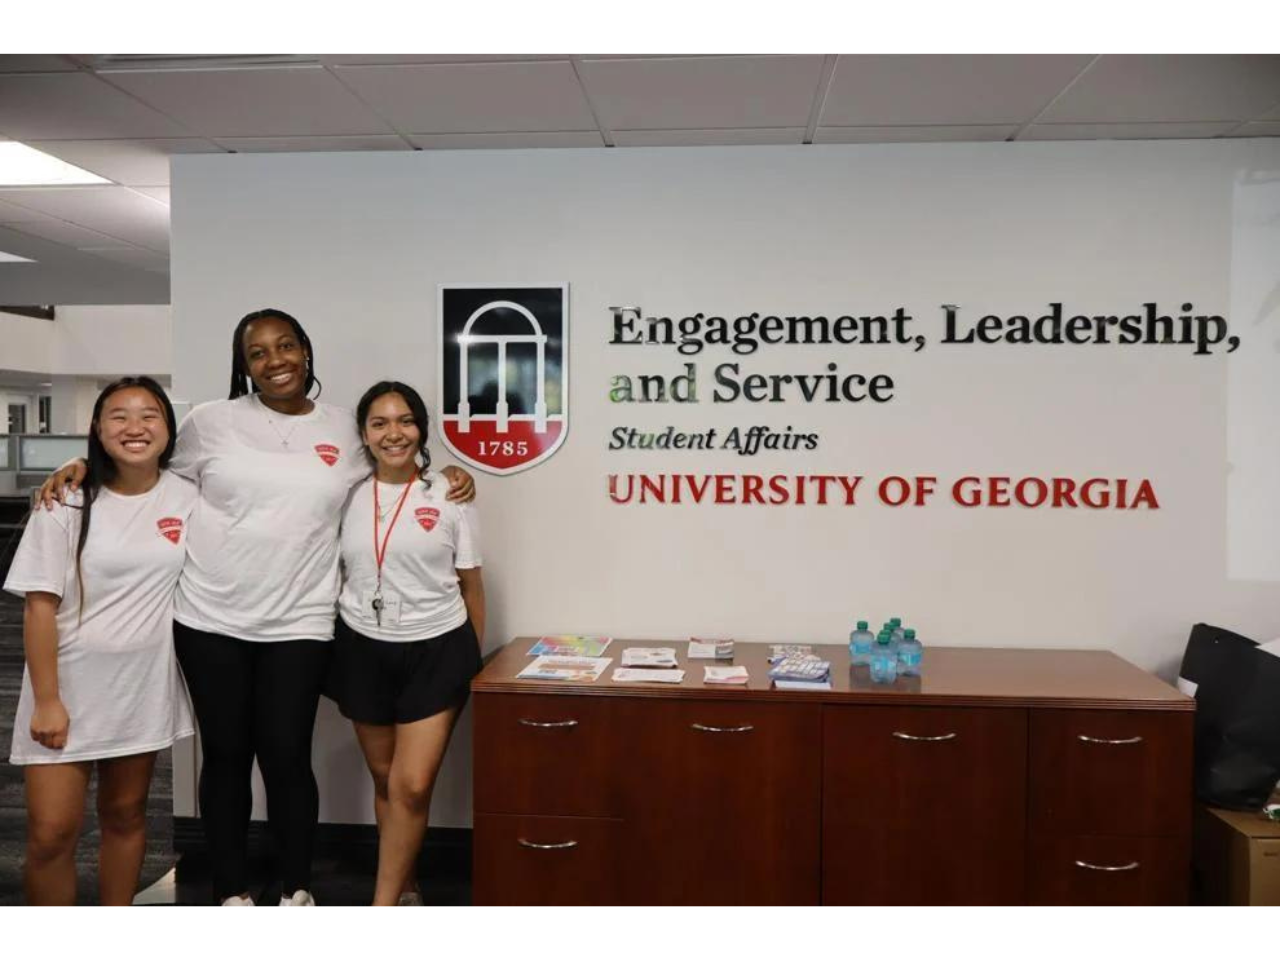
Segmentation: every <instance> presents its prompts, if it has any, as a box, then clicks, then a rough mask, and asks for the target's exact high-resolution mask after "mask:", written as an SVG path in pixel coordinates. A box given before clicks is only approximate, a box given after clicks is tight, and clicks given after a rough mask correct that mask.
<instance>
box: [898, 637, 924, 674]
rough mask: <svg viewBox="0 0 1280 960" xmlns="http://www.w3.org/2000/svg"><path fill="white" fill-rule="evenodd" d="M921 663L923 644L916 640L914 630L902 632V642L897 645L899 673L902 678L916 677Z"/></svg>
mask: <svg viewBox="0 0 1280 960" xmlns="http://www.w3.org/2000/svg"><path fill="white" fill-rule="evenodd" d="M923 662H924V644H922V643H921V642H920V641H919V640H917V639H916V632H915V631H914V630H910V629H908V630H904V631H903V638H902V642H901V643H899V644H898V670H899V672H900V673H901V674H902V675H903V676H904V677H918V676H920V667H921V665H922V664H923Z"/></svg>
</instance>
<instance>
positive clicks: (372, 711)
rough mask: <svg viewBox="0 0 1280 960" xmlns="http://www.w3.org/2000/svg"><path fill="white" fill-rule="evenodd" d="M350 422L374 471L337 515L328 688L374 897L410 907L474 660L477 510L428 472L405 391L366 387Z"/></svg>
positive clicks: (419, 405)
mask: <svg viewBox="0 0 1280 960" xmlns="http://www.w3.org/2000/svg"><path fill="white" fill-rule="evenodd" d="M356 420H357V423H358V424H359V425H360V430H361V438H362V440H363V442H364V445H365V450H366V451H367V452H368V454H369V457H370V459H371V461H372V463H373V465H374V475H373V477H371V478H370V479H369V480H366V481H365V482H364V483H362V484H361V485H360V486H358V487H356V488H355V490H353V491H352V493H351V496H350V497H349V498H348V499H347V505H346V508H345V510H344V512H343V518H342V564H343V568H344V570H345V575H346V580H345V582H344V583H343V586H342V593H341V595H340V597H339V600H338V614H339V615H338V624H337V629H336V642H335V644H334V646H335V651H334V678H335V681H334V688H335V689H334V694H335V698H336V699H337V701H338V707H339V709H340V710H341V711H342V713H343V715H344V716H346V717H348V718H349V719H350V720H351V721H352V722H353V723H354V724H355V729H356V736H357V738H358V739H359V741H360V747H361V749H362V750H363V751H364V756H365V761H366V763H368V765H369V772H370V773H371V774H372V776H373V785H374V810H375V813H376V816H377V820H378V835H379V837H378V879H377V887H376V890H375V892H374V901H373V902H374V904H375V905H384V906H390V905H395V904H397V903H399V904H401V905H410V904H417V903H420V902H421V900H420V898H419V896H418V894H417V892H416V884H415V882H414V876H413V875H414V867H415V866H416V864H417V859H418V851H419V850H420V849H421V847H422V838H423V835H424V834H425V833H426V829H427V813H428V810H429V808H430V806H431V792H432V789H433V787H434V786H435V780H436V774H437V773H438V772H439V769H440V762H441V760H442V759H443V758H444V752H445V748H446V747H447V746H448V744H449V736H450V734H451V733H452V732H453V725H454V723H455V721H456V720H457V718H458V713H459V711H460V710H461V709H462V706H463V704H464V703H465V702H466V699H467V692H468V689H469V685H470V683H471V678H472V677H474V676H475V675H476V674H477V673H479V671H480V666H481V664H480V642H481V638H483V636H484V582H483V581H482V580H481V576H480V548H479V541H478V530H477V525H476V517H475V511H474V509H473V508H472V506H471V505H470V504H465V503H464V504H459V503H453V502H451V501H449V500H447V499H446V497H445V494H446V493H447V488H446V485H445V484H444V483H443V482H442V479H441V478H440V476H439V474H435V473H432V472H430V471H429V470H428V467H429V464H430V462H431V457H430V454H429V453H428V452H427V411H426V407H425V405H424V404H423V402H422V398H421V397H420V396H419V395H418V393H417V391H415V390H414V389H413V388H412V387H409V386H406V385H405V384H403V383H394V382H390V381H383V382H381V383H378V384H375V385H374V386H373V387H371V388H370V389H369V391H368V392H367V393H365V395H364V397H363V398H362V399H361V400H360V404H359V406H358V408H357V413H356Z"/></svg>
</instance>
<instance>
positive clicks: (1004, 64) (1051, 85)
mask: <svg viewBox="0 0 1280 960" xmlns="http://www.w3.org/2000/svg"><path fill="white" fill-rule="evenodd" d="M1091 59H1092V58H1091V57H1089V56H1087V55H1082V56H985V55H942V56H932V55H911V56H891V55H874V56H853V55H850V56H842V57H840V58H839V60H837V61H836V67H835V72H834V73H833V74H832V76H831V85H830V87H829V88H828V90H827V96H826V100H825V101H824V102H823V106H822V113H821V115H820V116H819V117H818V123H819V124H820V125H822V126H824V127H861V126H916V125H926V124H927V125H949V126H955V125H970V124H1009V123H1025V122H1026V121H1028V120H1030V119H1031V118H1032V117H1034V116H1035V115H1036V114H1037V113H1038V112H1039V111H1040V110H1042V109H1043V108H1044V106H1045V105H1046V104H1047V103H1049V102H1050V101H1051V100H1052V99H1053V98H1054V97H1055V96H1056V95H1057V94H1058V93H1059V91H1061V90H1062V88H1063V87H1064V86H1066V85H1067V84H1068V83H1070V82H1071V80H1072V78H1073V77H1075V76H1076V75H1077V74H1079V72H1080V71H1081V70H1082V69H1084V67H1086V66H1087V65H1088V64H1089V61H1090V60H1091Z"/></svg>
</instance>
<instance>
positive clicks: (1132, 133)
mask: <svg viewBox="0 0 1280 960" xmlns="http://www.w3.org/2000/svg"><path fill="white" fill-rule="evenodd" d="M1234 126H1235V123H1233V122H1229V123H1222V122H1218V123H1037V124H1034V125H1033V126H1030V127H1028V128H1027V129H1026V130H1024V131H1023V133H1022V135H1021V136H1020V137H1018V139H1019V140H1200V139H1205V138H1207V137H1217V136H1221V135H1222V134H1224V133H1226V132H1227V131H1228V130H1230V129H1232V128H1233V127H1234Z"/></svg>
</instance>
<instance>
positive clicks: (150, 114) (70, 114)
mask: <svg viewBox="0 0 1280 960" xmlns="http://www.w3.org/2000/svg"><path fill="white" fill-rule="evenodd" d="M0 132H2V133H4V135H5V136H7V137H12V138H13V139H14V140H22V141H26V142H30V141H32V140H107V139H135V138H151V137H181V136H184V135H189V133H188V131H186V130H184V129H183V128H182V127H181V126H180V125H179V124H177V123H175V122H174V121H173V120H170V119H169V118H168V117H166V116H164V114H162V113H160V112H158V111H156V110H153V109H152V108H150V107H148V106H147V105H145V104H142V103H139V102H138V101H137V100H135V99H134V98H133V97H131V96H129V95H128V94H127V93H122V92H121V91H119V90H117V89H115V88H114V87H112V86H110V85H109V84H107V83H104V82H103V81H102V80H100V79H98V78H97V77H96V76H93V75H92V74H88V73H41V74H31V73H25V74H0Z"/></svg>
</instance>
